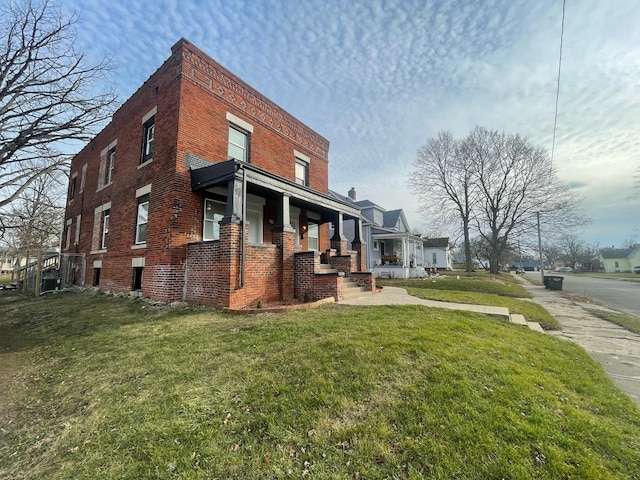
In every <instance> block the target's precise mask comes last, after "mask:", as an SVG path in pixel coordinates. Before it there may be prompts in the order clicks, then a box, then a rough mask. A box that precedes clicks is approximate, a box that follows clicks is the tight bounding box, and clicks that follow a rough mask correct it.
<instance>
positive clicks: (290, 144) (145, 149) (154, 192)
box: [62, 39, 375, 308]
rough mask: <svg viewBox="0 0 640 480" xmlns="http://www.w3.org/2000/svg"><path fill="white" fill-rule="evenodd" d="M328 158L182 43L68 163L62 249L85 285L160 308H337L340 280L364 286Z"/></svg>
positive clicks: (302, 131) (282, 116)
mask: <svg viewBox="0 0 640 480" xmlns="http://www.w3.org/2000/svg"><path fill="white" fill-rule="evenodd" d="M328 149H329V142H328V141H327V140H326V139H325V138H323V137H322V136H320V135H319V134H318V133H316V132H314V131H313V130H311V129H310V128H309V127H307V126H306V125H304V124H303V123H302V122H300V121H299V120H297V119H296V118H294V117H292V116H291V115H290V114H288V113H287V112H286V111H284V110H283V109H282V108H280V107H279V106H277V105H276V104H275V103H273V102H272V101H270V100H269V99H267V98H266V97H264V96H263V95H262V94H260V93H259V92H257V91H256V90H254V89H253V88H252V87H250V86H249V85H247V84H246V83H244V82H243V81H242V80H240V79H239V78H238V77H236V76H234V75H233V74H232V73H230V72H229V71H228V70H226V69H225V68H223V67H222V66H220V65H219V64H218V63H216V62H215V61H214V60H212V59H211V58H210V57H208V56H207V55H206V54H204V53H203V52H202V51H200V50H199V49H198V48H196V47H195V46H193V45H192V44H191V43H189V42H188V41H187V40H184V39H181V40H180V41H178V42H177V43H176V44H175V45H174V46H173V47H172V53H171V56H170V57H169V58H168V59H167V60H166V61H165V62H164V64H163V65H162V66H160V68H158V70H156V72H155V73H154V74H153V75H152V76H151V77H150V78H149V79H148V80H147V81H146V82H145V83H144V84H143V85H142V86H141V87H140V88H139V89H138V90H137V91H136V92H135V93H134V94H133V96H132V97H131V98H129V100H127V101H126V102H125V103H124V104H123V105H122V106H121V107H120V108H119V109H118V111H117V112H116V113H115V114H114V116H113V119H112V121H111V123H109V125H107V126H106V127H105V128H104V130H102V132H101V133H100V134H98V135H97V136H96V137H95V138H94V139H93V140H92V141H91V142H90V143H89V144H87V145H86V146H85V147H84V148H83V149H82V151H81V152H80V153H79V154H77V155H76V156H75V158H74V159H73V162H72V165H71V174H70V182H69V191H68V199H67V208H66V214H65V231H64V232H63V238H62V248H63V254H83V255H85V256H86V272H84V273H85V274H84V275H79V276H78V278H83V279H85V280H83V281H82V283H83V285H85V286H89V285H94V286H96V287H99V288H100V289H103V290H105V291H112V292H134V293H135V294H136V295H142V296H145V297H149V298H152V299H156V300H159V301H164V302H173V301H186V302H190V303H195V304H202V305H209V306H213V307H217V308H245V307H249V306H256V305H257V304H259V303H261V304H267V303H278V302H289V301H292V300H293V299H294V298H298V299H303V298H304V299H305V300H306V299H311V300H313V299H319V298H325V297H330V296H334V297H335V298H336V299H338V300H340V299H341V298H342V292H343V288H344V287H345V285H346V283H347V282H348V281H349V280H355V281H357V282H358V283H360V284H361V285H364V286H366V287H367V288H368V289H370V290H373V288H375V285H374V284H373V277H372V275H371V274H370V273H366V272H364V270H365V262H364V256H365V252H364V250H365V249H366V247H365V245H364V243H363V242H359V239H355V241H354V245H353V246H352V249H353V250H355V251H354V252H347V248H346V241H345V239H344V236H343V222H344V220H348V219H356V220H358V219H359V217H360V211H359V209H358V208H357V207H355V206H354V205H352V204H349V203H347V202H343V201H340V200H338V199H336V198H335V197H333V196H331V195H329V189H328ZM329 223H332V224H333V225H334V226H335V227H336V229H335V232H334V234H333V235H332V237H331V238H330V237H329V236H328V225H329ZM327 251H328V253H326V252H327ZM321 252H325V253H324V254H321ZM67 256H68V257H72V255H67ZM64 257H65V255H63V258H64ZM321 262H325V263H328V264H330V265H333V267H334V268H335V269H337V270H338V271H336V270H331V269H327V268H326V267H322V266H321ZM321 269H322V272H327V273H321ZM79 273H83V272H79ZM345 277H348V278H345Z"/></svg>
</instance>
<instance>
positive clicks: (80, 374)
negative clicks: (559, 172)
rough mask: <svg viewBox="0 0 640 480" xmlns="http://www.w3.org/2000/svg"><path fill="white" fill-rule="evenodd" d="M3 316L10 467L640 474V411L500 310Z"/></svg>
mask: <svg viewBox="0 0 640 480" xmlns="http://www.w3.org/2000/svg"><path fill="white" fill-rule="evenodd" d="M0 311H2V312H3V314H2V316H0V349H1V350H0V351H2V352H3V353H2V354H1V355H2V357H1V359H2V360H3V362H2V364H1V365H2V366H0V368H2V369H3V372H2V373H3V375H2V376H0V378H1V379H2V380H0V381H1V382H4V385H3V387H4V390H3V395H2V396H0V478H11V479H96V478H100V479H177V478H181V479H205V478H241V479H263V478H269V479H272V478H302V477H309V478H321V479H325V478H331V479H334V478H335V479H386V478H399V479H419V478H437V479H451V478H457V479H472V478H473V479H476V478H477V479H485V478H496V479H499V478H508V479H531V478H537V479H561V478H581V479H614V478H638V469H637V466H638V465H640V410H639V409H638V408H637V407H636V406H635V405H634V404H632V402H631V401H630V400H629V399H628V397H627V396H626V395H624V394H623V393H621V392H620V391H619V390H618V389H616V388H615V387H614V386H613V384H612V383H611V381H610V380H609V379H608V377H607V376H606V375H605V374H604V372H603V370H602V369H601V368H600V366H599V365H597V364H596V363H594V361H593V360H591V359H590V357H589V356H588V355H587V354H586V353H585V352H584V350H582V349H581V348H579V347H578V346H576V345H574V344H572V343H569V342H566V341H563V340H559V339H557V338H555V337H552V336H545V335H540V334H537V333H534V332H531V331H530V330H528V329H526V328H522V327H519V326H515V325H511V324H508V323H505V322H503V321H501V320H498V319H495V318H491V317H487V316H482V315H477V314H471V313H467V312H457V311H446V310H439V309H428V308H424V307H419V306H403V307H398V306H394V307H367V308H365V307H349V306H344V305H328V306H325V307H322V308H319V309H315V310H301V311H296V312H290V313H286V314H269V313H264V314H260V315H256V316H239V315H228V314H223V313H220V312H216V311H210V310H204V309H197V308H193V309H191V308H179V309H169V308H165V309H157V308H152V307H150V306H149V305H147V304H145V303H143V302H142V301H139V300H138V301H134V300H130V299H125V298H113V297H109V296H106V295H90V294H71V293H60V294H56V295H50V296H45V297H41V298H34V299H24V298H22V297H20V296H18V295H16V294H13V293H10V294H7V293H3V294H2V295H0ZM11 365H13V370H11V368H10V366H11Z"/></svg>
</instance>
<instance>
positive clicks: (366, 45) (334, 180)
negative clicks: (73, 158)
mask: <svg viewBox="0 0 640 480" xmlns="http://www.w3.org/2000/svg"><path fill="white" fill-rule="evenodd" d="M61 1H62V2H63V5H64V8H65V9H67V10H72V9H75V10H76V11H77V13H78V14H79V21H78V40H77V46H78V48H79V49H81V50H83V51H85V52H86V53H87V54H89V55H90V56H91V57H93V58H95V59H98V58H99V57H101V56H102V55H104V54H109V55H111V56H112V57H113V59H114V62H115V65H116V69H115V71H114V79H113V80H114V82H115V87H116V89H117V91H118V93H119V95H120V99H121V100H122V101H124V100H126V99H127V98H128V97H129V96H130V95H131V94H132V93H133V92H134V91H135V90H136V89H137V88H138V87H139V86H140V85H141V84H142V83H143V82H144V81H145V80H146V79H147V78H148V77H149V76H150V75H151V74H152V73H153V72H154V71H155V70H156V69H157V68H158V67H159V66H160V65H161V64H162V62H163V61H164V60H165V59H166V58H167V57H169V55H170V48H171V46H172V45H173V44H174V43H175V42H176V41H177V40H178V39H179V38H181V37H185V38H187V39H188V40H190V41H191V42H192V43H194V44H195V45H196V46H198V47H199V48H201V49H202V50H203V51H205V52H206V53H208V54H209V55H210V56H211V57H213V58H214V59H216V60H217V61H218V62H219V63H221V64H222V65H223V66H225V67H226V68H228V69H229V70H231V71H232V72H233V73H235V74H236V75H238V76H239V77H240V78H242V79H243V80H244V81H246V82H247V83H248V84H250V85H251V86H253V87H254V88H256V89H257V90H259V91H260V92H261V93H263V94H264V95H266V96H267V97H269V98H270V99H271V100H273V101H274V102H275V103H277V104H278V105H280V106H281V107H283V108H284V109H285V110H287V111H288V112H290V113H291V114H293V115H294V116H295V117H297V118H299V119H300V120H302V121H303V122H304V123H306V124H307V125H308V126H310V127H311V128H312V129H314V130H316V131H317V132H318V133H320V134H321V135H323V136H324V137H326V138H327V139H329V140H330V142H331V148H330V151H329V159H330V167H329V168H330V172H329V174H330V177H329V178H330V180H329V181H330V188H331V189H332V190H335V191H338V192H340V193H343V194H346V192H347V191H348V190H349V188H350V187H355V188H356V190H357V194H358V199H365V198H367V199H369V200H371V201H373V202H375V203H377V204H379V205H381V206H383V207H384V208H387V209H389V210H391V209H396V208H403V209H404V211H405V213H406V215H407V218H408V220H409V223H410V225H411V227H412V228H419V229H421V230H422V231H424V232H425V233H429V227H428V225H429V224H428V222H427V221H426V220H425V219H423V218H421V217H420V216H419V215H418V214H417V213H416V210H417V205H416V202H415V199H414V198H413V196H412V194H411V192H410V191H408V190H407V187H406V182H407V178H408V175H409V174H410V172H411V170H412V161H413V159H414V157H415V154H416V151H417V150H418V148H419V147H420V146H421V145H423V144H424V143H425V142H426V140H427V139H428V138H429V137H430V136H433V135H435V134H436V133H438V132H439V131H440V130H450V131H451V132H452V133H453V134H454V135H455V136H458V137H463V136H465V135H466V134H467V133H468V132H469V131H470V130H471V129H473V128H474V127H475V126H476V125H482V126H484V127H487V128H490V129H498V130H504V131H506V132H508V133H519V134H521V135H525V136H527V137H529V138H530V140H531V141H532V142H533V143H536V144H538V145H540V146H543V147H545V148H547V149H548V150H549V151H551V146H552V135H553V122H554V110H555V100H556V82H557V74H558V56H559V46H560V27H561V20H562V0H535V1H532V0H496V1H491V0H487V1H482V2H480V1H477V0H466V1H465V0H460V1H455V0H442V1H430V0H386V1H384V0H354V1H346V0H252V1H251V0H247V1H239V0H199V1H198V0H155V1H153V2H151V1H147V0H139V1H132V0H110V1H108V2H107V1H104V0H100V1H98V0H61ZM639 23H640V2H638V1H637V0H615V1H613V2H602V1H600V0H582V1H581V0H567V2H566V16H565V30H564V45H563V56H562V75H561V84H560V98H559V112H558V119H557V136H556V144H555V152H554V166H555V167H556V169H557V171H558V175H559V177H560V178H561V179H562V180H563V181H565V182H566V183H568V184H570V185H572V186H574V188H575V189H576V191H577V192H578V193H579V194H581V195H582V196H583V197H584V206H585V208H586V210H587V212H588V214H589V215H590V216H591V218H592V220H593V222H592V224H591V225H590V226H588V227H586V228H585V229H584V232H583V238H584V239H585V240H587V241H589V242H599V243H600V245H601V246H605V245H616V246H617V245H620V244H621V243H622V242H623V241H624V240H625V239H629V238H631V237H632V236H634V235H636V240H637V241H640V232H639V231H638V230H637V229H635V230H634V227H640V200H634V201H632V200H630V199H629V196H630V195H631V193H632V186H633V183H634V179H633V176H634V172H635V171H636V170H637V168H638V167H639V166H640V28H638V24H639Z"/></svg>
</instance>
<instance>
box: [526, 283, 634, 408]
mask: <svg viewBox="0 0 640 480" xmlns="http://www.w3.org/2000/svg"><path fill="white" fill-rule="evenodd" d="M517 278H519V277H517ZM520 281H521V283H522V286H523V287H524V288H525V289H526V290H527V291H528V292H529V293H531V295H532V297H533V298H532V300H533V301H534V302H536V303H538V304H540V305H542V306H543V307H544V308H545V309H546V310H547V311H548V312H549V313H550V314H551V315H553V316H554V317H555V318H556V320H558V322H559V323H560V325H561V326H562V330H561V331H558V332H547V333H549V334H552V335H555V336H557V337H560V338H565V339H567V340H571V341H572V342H575V343H577V344H578V345H580V346H581V347H582V348H584V349H585V350H586V351H587V353H588V354H589V355H590V356H591V357H592V358H593V359H594V360H596V361H597V362H599V363H600V364H601V365H602V367H603V368H604V370H605V372H606V373H607V375H609V378H611V380H612V381H613V383H615V384H616V386H617V387H618V388H619V389H620V390H622V391H623V392H625V393H626V394H627V395H629V397H631V399H632V400H633V401H634V402H635V403H636V404H637V405H639V406H640V335H637V334H635V333H632V332H630V331H629V330H626V329H624V328H622V327H619V326H618V325H616V324H614V323H611V322H607V321H606V320H601V319H600V318H598V317H596V316H594V315H592V314H591V313H589V312H588V311H587V309H603V308H604V307H600V306H597V305H592V304H586V303H580V302H577V301H575V300H569V299H567V298H564V297H563V296H562V294H561V293H560V292H554V291H550V290H547V289H545V288H544V287H543V286H538V285H533V284H531V283H529V282H528V281H526V280H524V279H520Z"/></svg>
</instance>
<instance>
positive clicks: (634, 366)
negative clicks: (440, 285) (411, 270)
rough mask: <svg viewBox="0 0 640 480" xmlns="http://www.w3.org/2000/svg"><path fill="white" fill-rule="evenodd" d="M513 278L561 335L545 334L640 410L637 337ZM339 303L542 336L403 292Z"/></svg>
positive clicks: (518, 319)
mask: <svg viewBox="0 0 640 480" xmlns="http://www.w3.org/2000/svg"><path fill="white" fill-rule="evenodd" d="M514 276H515V278H516V279H518V280H519V281H520V283H522V286H523V287H524V288H525V289H526V290H527V291H528V292H529V293H531V295H532V300H533V301H534V302H536V303H538V304H540V305H542V306H543V307H544V308H545V309H546V310H547V311H548V312H549V313H550V314H551V315H553V316H554V317H555V318H556V320H558V322H559V323H560V325H561V327H562V330H561V331H555V332H546V333H548V334H552V335H555V336H557V337H561V338H565V339H567V340H570V341H573V342H575V343H577V344H578V345H580V346H581V347H582V348H584V349H585V350H586V351H587V353H588V354H589V355H590V356H591V357H592V358H593V359H594V360H596V361H598V362H599V363H600V364H601V365H602V366H603V368H604V370H605V372H606V373H607V374H608V375H609V377H610V378H611V380H613V382H614V383H615V384H616V385H617V386H618V388H620V390H622V391H623V392H625V393H626V394H627V395H629V397H630V398H631V399H632V400H633V401H634V402H635V403H636V404H637V405H639V406H640V335H636V334H634V333H631V332H630V331H628V330H626V329H624V328H622V327H619V326H617V325H615V324H613V323H610V322H607V321H605V320H601V319H599V318H597V317H596V316H594V315H592V314H591V313H589V312H588V311H587V310H586V309H587V308H591V309H595V308H603V307H598V306H596V305H592V304H585V303H580V302H577V301H575V300H569V299H567V298H565V297H563V296H562V294H561V293H560V292H557V291H550V290H547V289H545V288H544V287H542V286H537V285H533V284H531V283H529V282H528V281H526V280H525V279H523V278H521V277H519V276H517V275H514ZM340 303H341V304H345V305H425V306H428V307H434V308H448V309H451V310H466V311H470V312H476V313H484V314H486V315H492V316H495V317H500V318H504V319H506V320H509V321H511V322H512V323H518V324H522V325H527V326H528V327H529V328H531V329H532V330H536V331H538V332H542V333H545V332H543V330H542V328H540V325H538V324H537V323H535V322H527V321H526V320H525V319H524V317H522V315H515V314H511V315H510V314H509V310H508V309H507V308H505V307H489V306H484V305H468V304H462V303H447V302H438V301H434V300H424V299H421V298H418V297H413V296H411V295H409V294H408V293H407V291H406V290H405V289H403V288H398V287H384V289H383V290H382V292H380V293H377V294H375V295H367V296H363V297H359V298H354V299H349V300H343V301H341V302H340Z"/></svg>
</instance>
